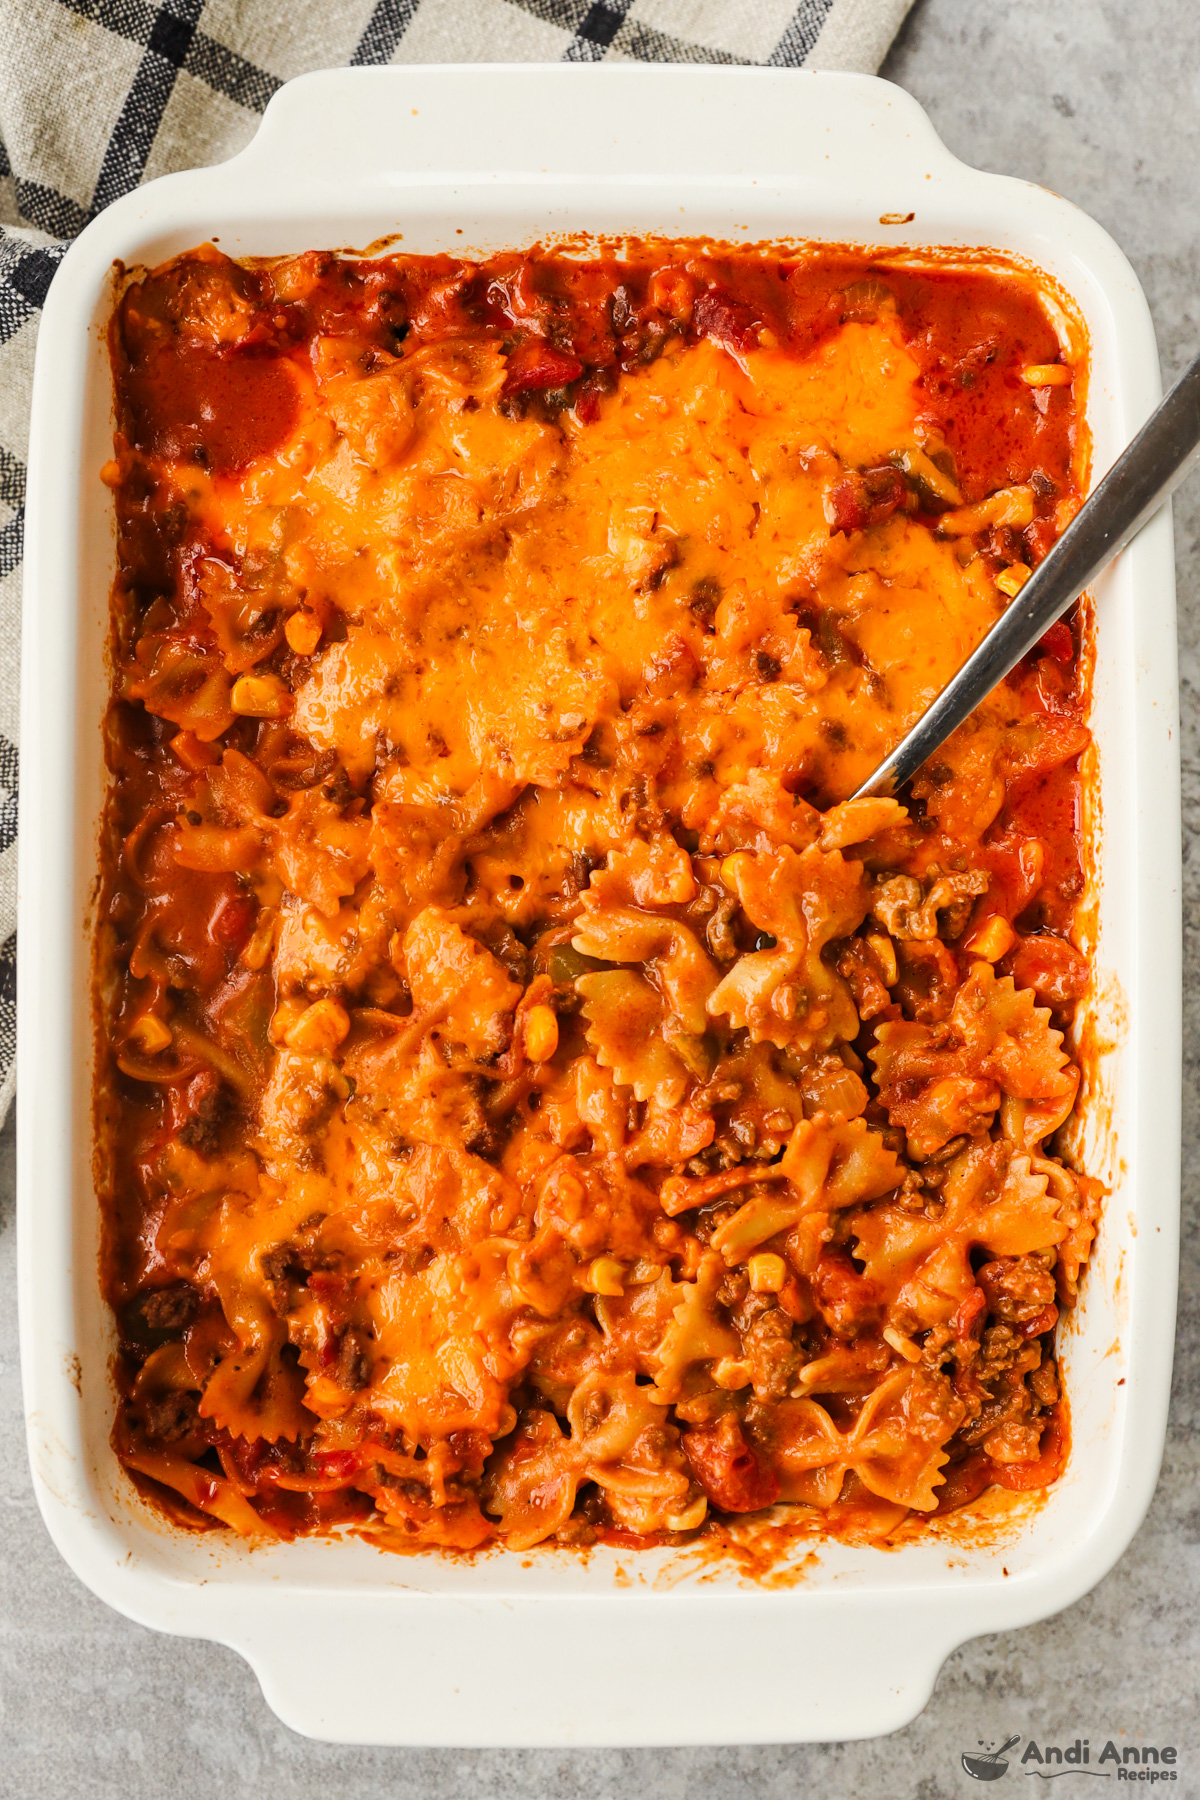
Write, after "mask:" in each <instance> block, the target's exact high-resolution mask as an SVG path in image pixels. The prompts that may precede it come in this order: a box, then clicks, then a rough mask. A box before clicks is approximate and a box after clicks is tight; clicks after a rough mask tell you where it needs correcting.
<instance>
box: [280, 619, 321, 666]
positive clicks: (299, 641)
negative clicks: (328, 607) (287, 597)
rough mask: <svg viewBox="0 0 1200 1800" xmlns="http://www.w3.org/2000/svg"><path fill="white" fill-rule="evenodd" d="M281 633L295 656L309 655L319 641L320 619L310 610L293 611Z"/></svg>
mask: <svg viewBox="0 0 1200 1800" xmlns="http://www.w3.org/2000/svg"><path fill="white" fill-rule="evenodd" d="M283 635H284V637H285V638H286V639H287V641H288V644H289V646H290V647H291V648H292V649H293V650H294V651H295V652H296V655H297V656H311V655H312V653H313V651H314V650H315V649H316V647H317V645H318V644H319V643H320V641H321V621H320V619H318V618H316V617H315V615H314V614H313V613H310V612H294V613H292V614H291V615H290V617H289V618H288V622H287V624H286V625H285V626H284V628H283Z"/></svg>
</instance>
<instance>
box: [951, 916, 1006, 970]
mask: <svg viewBox="0 0 1200 1800" xmlns="http://www.w3.org/2000/svg"><path fill="white" fill-rule="evenodd" d="M1016 941H1017V934H1016V932H1015V931H1014V930H1013V928H1012V926H1011V925H1010V924H1009V922H1008V920H1007V919H1002V918H1001V917H1000V915H999V914H998V913H997V914H996V915H995V916H994V917H992V918H990V919H985V920H984V922H983V924H982V925H979V926H977V927H976V929H975V930H974V931H973V932H972V933H971V935H970V937H969V938H968V939H967V941H966V943H965V944H964V945H963V949H964V950H967V951H969V952H970V954H971V955H972V956H981V957H982V958H983V959H984V961H985V962H990V963H994V962H999V961H1000V958H1001V957H1002V956H1007V955H1008V953H1009V951H1010V950H1011V949H1012V947H1013V945H1014V944H1015V943H1016Z"/></svg>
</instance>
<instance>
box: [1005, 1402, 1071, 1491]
mask: <svg viewBox="0 0 1200 1800" xmlns="http://www.w3.org/2000/svg"><path fill="white" fill-rule="evenodd" d="M1066 1459H1067V1416H1066V1408H1065V1406H1064V1405H1063V1403H1062V1401H1059V1403H1058V1405H1057V1406H1056V1407H1055V1409H1054V1411H1053V1412H1052V1413H1051V1414H1050V1418H1049V1420H1048V1421H1047V1424H1046V1429H1045V1430H1044V1431H1043V1433H1042V1445H1041V1450H1040V1451H1039V1453H1038V1455H1037V1456H1036V1457H1035V1458H1034V1460H1033V1461H1032V1462H1020V1463H998V1462H992V1461H991V1458H990V1457H989V1458H988V1461H989V1463H991V1472H992V1480H993V1481H994V1482H997V1483H998V1484H999V1486H1000V1487H1004V1488H1008V1489H1009V1490H1010V1492H1012V1493H1015V1494H1023V1493H1025V1492H1027V1491H1028V1490H1029V1489H1030V1488H1044V1487H1049V1486H1050V1485H1051V1484H1052V1483H1053V1482H1055V1481H1057V1480H1058V1478H1059V1476H1060V1475H1061V1474H1062V1471H1063V1464H1064V1462H1065V1461H1066Z"/></svg>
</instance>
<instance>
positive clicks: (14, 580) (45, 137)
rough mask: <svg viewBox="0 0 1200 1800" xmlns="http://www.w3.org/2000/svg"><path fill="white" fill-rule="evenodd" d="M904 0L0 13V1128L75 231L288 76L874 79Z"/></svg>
mask: <svg viewBox="0 0 1200 1800" xmlns="http://www.w3.org/2000/svg"><path fill="white" fill-rule="evenodd" d="M911 4H912V0H165V3H164V4H154V3H153V0H0V1121H2V1120H3V1118H4V1116H5V1114H6V1113H7V1111H8V1106H9V1102H10V1100H11V1098H12V1090H13V1083H14V1069H13V1054H14V1048H15V1038H16V980H15V952H16V938H15V933H14V927H15V924H16V894H17V880H16V857H17V842H16V839H17V773H18V723H17V694H18V664H19V655H20V652H19V645H20V568H21V527H22V519H23V502H24V493H25V466H24V460H23V459H24V455H25V443H26V435H27V415H28V407H29V391H30V383H31V380H32V375H33V346H34V340H35V338H36V336H37V326H38V317H39V313H40V310H41V305H42V301H43V300H44V299H45V295H46V289H47V288H48V287H49V285H50V281H51V278H52V277H53V275H54V271H55V269H56V268H57V266H58V263H59V260H60V258H61V257H62V254H63V252H64V250H65V249H66V246H67V241H68V240H69V239H70V238H72V237H73V236H74V235H75V233H76V232H78V231H81V230H82V229H83V227H84V226H85V225H86V224H87V222H88V220H89V219H91V218H94V217H95V215H96V214H97V213H98V212H99V211H100V210H101V208H102V207H105V206H107V205H108V204H109V202H110V201H112V200H115V199H116V198H117V197H118V195H120V194H124V193H126V192H128V190H129V189H130V188H133V187H136V186H137V184H138V183H139V182H141V181H148V180H150V179H151V178H152V177H153V176H155V175H166V174H168V173H170V172H171V171H172V170H175V169H185V168H193V167H195V166H196V165H198V164H201V163H212V162H219V161H221V160H222V159H223V158H225V157H228V156H232V155H233V154H234V152H235V151H237V150H240V149H241V148H242V146H243V144H245V143H246V141H247V139H248V138H250V137H251V136H252V135H253V132H254V129H255V126H256V124H257V122H258V117H259V115H260V114H261V112H262V111H263V108H264V107H265V106H266V104H267V102H268V100H270V98H271V96H272V94H273V93H274V92H275V90H276V89H277V88H278V87H279V86H280V85H281V84H282V83H283V82H284V81H286V80H287V79H288V78H289V77H290V76H292V75H301V74H304V73H305V72H306V71H308V70H310V69H322V68H332V67H336V66H340V65H344V64H347V63H349V64H359V65H361V64H368V63H393V62H553V61H558V60H562V61H566V62H600V61H638V62H690V63H704V62H709V63H770V64H773V65H775V66H777V67H784V68H801V67H806V68H810V69H852V70H859V71H861V72H864V73H868V74H873V73H874V71H875V70H876V69H877V68H878V67H879V65H880V63H881V62H882V61H883V58H884V56H885V55H886V54H887V50H888V46H889V45H890V44H891V41H892V39H893V37H894V36H895V34H896V31H897V29H898V28H899V25H900V23H901V20H902V19H903V18H904V15H905V13H906V12H907V11H908V9H909V6H910V5H911Z"/></svg>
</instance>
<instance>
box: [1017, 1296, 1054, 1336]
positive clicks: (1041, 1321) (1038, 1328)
mask: <svg viewBox="0 0 1200 1800" xmlns="http://www.w3.org/2000/svg"><path fill="white" fill-rule="evenodd" d="M1057 1324H1058V1308H1057V1306H1055V1305H1054V1304H1053V1303H1051V1305H1049V1306H1044V1307H1043V1308H1042V1310H1041V1312H1040V1313H1038V1314H1037V1315H1036V1316H1035V1317H1034V1318H1032V1319H1029V1320H1027V1321H1026V1323H1025V1324H1024V1325H1022V1326H1021V1336H1022V1337H1023V1338H1035V1337H1041V1336H1042V1334H1043V1332H1046V1331H1053V1330H1054V1327H1055V1326H1056V1325H1057Z"/></svg>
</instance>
